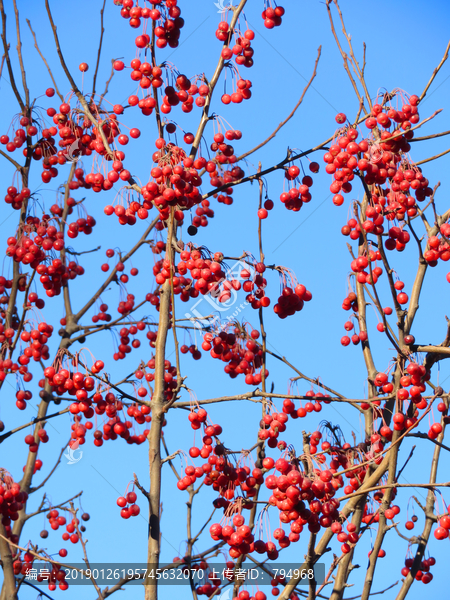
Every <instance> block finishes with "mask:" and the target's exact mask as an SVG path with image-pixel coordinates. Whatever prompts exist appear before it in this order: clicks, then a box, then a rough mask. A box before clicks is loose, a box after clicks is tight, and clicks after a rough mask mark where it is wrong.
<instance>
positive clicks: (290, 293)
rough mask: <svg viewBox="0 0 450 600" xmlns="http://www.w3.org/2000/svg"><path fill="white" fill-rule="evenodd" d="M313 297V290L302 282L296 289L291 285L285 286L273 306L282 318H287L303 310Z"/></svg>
mask: <svg viewBox="0 0 450 600" xmlns="http://www.w3.org/2000/svg"><path fill="white" fill-rule="evenodd" d="M311 299H312V294H311V292H310V291H309V290H307V289H306V287H305V286H304V285H302V284H300V283H299V284H298V285H296V286H295V288H294V289H292V288H291V287H289V286H283V289H282V292H281V294H280V296H279V297H278V300H277V303H276V304H275V306H274V307H273V311H274V313H275V314H276V315H277V316H278V317H280V319H285V318H286V317H289V316H292V315H294V314H295V313H296V312H299V311H301V310H302V308H303V306H304V304H305V302H309V301H310V300H311Z"/></svg>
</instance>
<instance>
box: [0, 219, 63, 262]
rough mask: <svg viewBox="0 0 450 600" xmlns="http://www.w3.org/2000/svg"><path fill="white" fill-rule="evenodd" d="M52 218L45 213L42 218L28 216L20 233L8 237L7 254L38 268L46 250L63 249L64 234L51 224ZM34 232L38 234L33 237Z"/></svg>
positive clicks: (44, 257)
mask: <svg viewBox="0 0 450 600" xmlns="http://www.w3.org/2000/svg"><path fill="white" fill-rule="evenodd" d="M50 220H51V217H50V216H49V215H43V217H42V219H39V218H38V217H31V216H29V217H27V220H26V224H25V226H23V227H22V228H21V230H19V232H18V234H17V235H16V236H15V237H13V236H11V237H9V238H8V239H7V244H8V247H7V249H6V255H7V256H9V257H11V258H13V259H14V261H15V262H20V263H22V264H24V265H30V266H31V268H32V269H36V268H37V266H38V265H39V264H40V263H42V262H43V261H44V260H45V259H46V257H47V255H46V254H45V252H49V251H51V250H56V251H60V250H62V249H63V248H64V234H63V233H62V232H61V231H58V229H57V228H56V227H55V226H54V225H50ZM32 234H36V235H34V237H33V238H32V237H31V235H32Z"/></svg>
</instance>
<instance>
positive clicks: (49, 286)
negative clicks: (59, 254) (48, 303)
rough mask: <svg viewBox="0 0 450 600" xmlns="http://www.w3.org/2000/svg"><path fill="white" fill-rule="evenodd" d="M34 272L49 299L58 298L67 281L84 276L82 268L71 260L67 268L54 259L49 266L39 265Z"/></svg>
mask: <svg viewBox="0 0 450 600" xmlns="http://www.w3.org/2000/svg"><path fill="white" fill-rule="evenodd" d="M36 272H37V273H38V274H39V275H40V278H39V281H40V282H41V283H42V285H43V287H44V289H45V292H46V294H47V296H48V297H49V298H53V296H59V295H60V294H61V288H62V287H63V286H64V285H65V284H66V283H67V282H68V281H69V280H73V279H75V278H76V277H77V276H78V275H84V272H85V271H84V267H82V266H81V265H79V264H77V263H76V262H75V261H74V260H71V261H70V262H69V263H68V264H67V266H66V265H65V264H64V263H63V261H62V260H61V259H60V258H54V259H53V260H52V262H51V264H49V265H44V264H43V263H41V264H40V265H38V266H37V267H36Z"/></svg>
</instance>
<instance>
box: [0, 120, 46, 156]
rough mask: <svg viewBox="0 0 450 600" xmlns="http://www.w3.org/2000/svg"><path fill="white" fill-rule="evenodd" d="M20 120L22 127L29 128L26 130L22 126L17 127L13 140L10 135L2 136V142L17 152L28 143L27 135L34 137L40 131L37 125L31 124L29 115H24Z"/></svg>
mask: <svg viewBox="0 0 450 600" xmlns="http://www.w3.org/2000/svg"><path fill="white" fill-rule="evenodd" d="M19 122H20V125H21V126H22V127H26V128H27V130H26V131H25V129H22V128H19V129H16V131H15V132H14V137H13V139H12V141H11V140H10V138H9V136H8V135H2V136H0V143H1V144H3V145H4V146H6V150H7V151H8V152H11V153H12V152H15V151H16V150H17V149H18V148H22V146H23V145H24V144H26V143H27V136H30V137H32V136H34V135H36V134H37V132H38V130H37V127H36V126H35V125H32V124H31V121H30V119H29V118H28V117H24V116H22V117H21V118H20V121H19Z"/></svg>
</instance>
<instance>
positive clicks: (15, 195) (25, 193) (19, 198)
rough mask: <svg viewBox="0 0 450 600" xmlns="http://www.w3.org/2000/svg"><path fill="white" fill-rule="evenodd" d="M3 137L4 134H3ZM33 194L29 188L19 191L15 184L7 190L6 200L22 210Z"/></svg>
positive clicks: (12, 206)
mask: <svg viewBox="0 0 450 600" xmlns="http://www.w3.org/2000/svg"><path fill="white" fill-rule="evenodd" d="M2 137H3V136H2ZM30 196H31V191H30V190H29V188H22V189H21V190H20V192H18V191H17V188H15V187H14V186H13V185H11V186H9V188H8V189H7V190H6V196H5V202H6V204H10V205H11V208H13V209H14V210H20V209H21V208H22V203H23V201H24V200H28V198H30Z"/></svg>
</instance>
